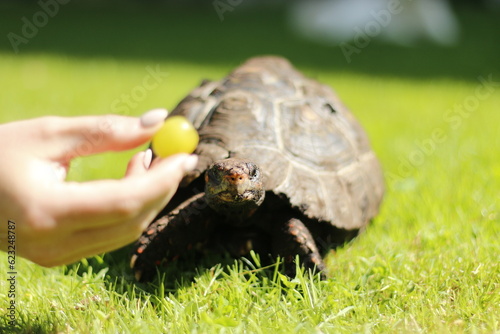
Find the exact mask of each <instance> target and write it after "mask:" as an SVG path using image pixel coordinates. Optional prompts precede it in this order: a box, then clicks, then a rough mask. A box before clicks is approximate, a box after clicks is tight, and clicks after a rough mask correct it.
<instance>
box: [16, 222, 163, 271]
mask: <svg viewBox="0 0 500 334" xmlns="http://www.w3.org/2000/svg"><path fill="white" fill-rule="evenodd" d="M153 218H154V215H150V214H144V215H142V216H140V217H138V218H137V219H134V220H131V221H128V222H120V224H114V225H111V226H106V227H102V228H94V229H88V230H84V231H78V232H76V233H74V234H72V235H68V236H66V237H65V238H59V239H58V240H57V242H52V243H50V244H45V245H32V246H34V247H36V248H37V249H36V250H34V251H33V250H32V251H31V254H21V256H23V257H27V258H28V259H30V260H31V261H33V262H35V263H38V264H40V265H43V266H46V267H53V266H58V265H63V264H69V263H72V262H75V261H79V260H81V259H82V258H86V257H90V256H93V255H96V254H100V253H105V252H110V251H113V250H116V249H118V248H120V247H123V246H126V245H128V244H130V243H131V242H133V241H135V240H137V239H138V238H139V236H140V234H141V233H142V231H143V230H144V229H145V228H146V227H147V225H148V224H149V222H151V220H152V219H153ZM20 251H23V249H20ZM23 253H24V252H23Z"/></svg>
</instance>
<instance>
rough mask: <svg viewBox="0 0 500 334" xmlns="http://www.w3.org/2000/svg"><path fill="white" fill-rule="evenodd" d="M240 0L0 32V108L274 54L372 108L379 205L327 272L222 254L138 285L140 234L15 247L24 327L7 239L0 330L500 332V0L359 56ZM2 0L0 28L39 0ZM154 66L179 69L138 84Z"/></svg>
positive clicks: (84, 102)
mask: <svg viewBox="0 0 500 334" xmlns="http://www.w3.org/2000/svg"><path fill="white" fill-rule="evenodd" d="M244 7H245V6H243V5H242V7H241V8H240V7H236V8H234V10H233V11H231V12H226V13H225V16H224V20H223V21H220V20H219V17H218V16H217V13H216V12H215V11H214V9H213V8H212V7H211V6H200V7H195V6H182V5H178V4H171V5H162V4H161V3H160V2H158V3H153V4H150V5H148V6H145V5H142V6H140V5H138V4H135V3H127V4H126V5H121V6H114V7H111V6H109V7H104V6H103V7H100V5H98V2H93V1H89V2H87V3H82V2H75V3H70V4H68V5H61V6H60V8H59V12H58V13H57V14H56V15H55V16H54V17H53V18H50V19H49V20H48V22H47V24H46V25H45V26H43V27H42V28H40V29H39V31H38V32H37V33H36V36H34V37H32V38H30V39H28V40H27V43H21V44H19V45H18V53H15V52H14V50H13V47H12V45H11V44H10V43H9V39H8V38H7V37H2V40H1V42H0V73H1V80H0V122H1V123H3V122H8V121H12V120H17V119H24V118H30V117H37V116H42V115H48V114H53V115H63V116H72V115H84V114H106V113H111V112H114V113H120V114H125V115H133V116H138V115H140V114H142V113H143V112H144V111H146V110H148V109H150V108H155V107H160V106H163V107H166V108H169V109H172V108H173V107H174V106H175V104H176V102H178V101H179V100H180V99H181V98H182V97H183V96H184V95H185V94H186V93H187V92H188V91H189V90H190V89H192V88H193V87H195V86H196V85H197V84H198V83H199V82H200V81H201V80H202V79H205V78H213V79H218V78H221V77H223V76H224V75H225V74H227V72H228V71H230V70H231V69H232V68H234V67H235V66H237V65H238V64H240V63H241V62H242V61H244V60H245V59H246V58H248V57H251V56H254V55H259V54H279V55H282V56H285V57H287V58H289V59H290V60H291V61H292V62H293V63H294V64H295V66H296V67H297V68H299V69H300V70H301V71H302V72H304V73H305V74H307V75H308V76H311V77H314V78H316V79H317V80H320V81H322V82H324V83H327V84H329V85H331V86H332V87H334V88H335V89H336V91H337V92H338V93H339V95H340V96H341V98H342V100H343V101H344V102H345V103H346V104H347V105H348V106H349V107H350V109H351V110H352V111H353V113H354V114H355V115H356V117H357V118H358V119H359V120H360V122H361V123H362V124H363V126H364V128H365V129H366V131H367V132H368V134H369V137H370V139H371V142H372V145H373V148H374V150H375V151H376V153H377V155H378V156H379V158H380V160H381V163H382V165H383V168H384V171H385V176H386V184H387V192H386V196H385V199H384V203H383V206H382V210H381V213H380V215H379V216H378V217H377V218H376V219H375V220H374V221H373V223H372V224H371V225H370V227H369V228H368V229H367V230H366V232H365V233H363V234H362V235H360V236H359V237H358V238H356V239H355V240H354V241H353V242H351V243H349V244H348V245H346V246H345V247H342V248H339V249H337V250H336V251H335V252H332V253H331V254H330V255H328V257H327V264H328V268H329V271H330V277H329V279H328V280H326V281H320V280H318V278H317V277H311V276H310V275H309V274H308V273H302V272H300V273H299V274H298V276H297V277H296V278H295V279H288V278H286V277H285V276H283V275H282V274H281V272H280V270H279V269H280V268H279V266H271V267H265V268H263V267H262V266H261V265H260V262H259V259H258V258H256V257H254V258H248V259H240V260H234V259H231V258H229V257H228V256H226V255H222V256H220V257H214V258H210V259H206V260H204V261H202V262H201V263H199V262H194V261H186V262H185V263H179V264H177V265H176V266H175V267H171V268H166V269H163V270H162V271H161V272H160V274H159V277H158V279H156V280H155V281H154V282H152V283H149V284H136V283H135V282H134V280H133V277H132V274H131V272H130V270H129V269H128V252H129V248H128V247H125V248H124V249H121V250H117V251H116V252H112V253H109V254H101V255H100V256H95V257H93V258H89V259H84V260H82V261H81V262H79V263H76V264H72V265H68V266H62V267H56V268H50V269H47V268H42V267H39V266H37V265H34V264H33V263H31V262H29V261H26V260H23V259H20V258H17V261H16V271H17V276H16V286H15V290H16V297H15V302H16V312H17V313H16V317H17V324H16V325H15V326H10V325H9V323H8V322H9V318H8V317H7V316H6V315H7V314H8V309H7V308H8V307H9V300H10V299H9V298H8V294H9V288H10V282H9V281H7V278H8V274H7V272H9V269H8V263H7V256H6V254H0V277H2V279H1V280H0V314H2V318H1V319H0V332H2V333H4V332H5V333H9V332H14V333H161V332H164V333H167V332H168V333H212V332H217V333H338V332H340V333H353V332H366V333H372V332H373V333H386V332H392V333H401V332H408V333H414V332H419V333H420V332H425V333H442V332H445V333H446V332H451V333H498V332H500V264H499V258H500V246H499V239H500V197H499V189H500V159H499V151H500V136H499V133H500V113H499V106H500V35H499V34H498V31H499V30H500V12H491V11H489V12H488V11H482V10H479V9H477V8H466V7H464V8H459V9H458V10H457V12H458V15H459V20H460V23H461V25H462V32H461V41H460V44H458V45H456V46H453V47H449V48H441V47H437V46H434V45H430V44H425V43H422V45H421V46H420V47H419V48H403V47H396V46H391V45H386V44H384V43H381V42H378V41H375V40H373V41H371V42H370V44H369V45H368V46H366V47H365V48H363V49H362V50H361V52H360V53H359V54H356V55H354V56H353V57H352V59H351V62H349V63H348V62H347V61H346V59H345V58H344V56H343V54H342V52H341V50H340V49H339V48H338V47H328V46H322V45H316V44H313V43H311V42H308V41H305V40H302V39H300V38H299V37H297V36H295V35H294V34H292V33H291V32H290V30H289V29H288V27H287V22H286V17H285V15H284V14H283V11H282V10H280V9H279V8H278V9H277V8H271V7H270V8H267V9H266V10H260V11H258V12H257V11H254V10H252V9H251V8H250V9H246V8H244ZM0 9H1V10H0V34H1V35H2V36H8V33H9V32H14V33H16V34H21V30H22V27H23V21H22V18H23V17H27V18H32V17H33V15H34V14H36V13H37V12H38V11H40V7H39V6H38V5H37V4H26V3H24V2H23V3H21V4H18V3H15V2H1V3H0ZM151 70H159V71H161V72H162V73H168V74H165V75H163V76H162V77H161V78H160V79H159V81H158V83H159V84H158V86H157V88H155V89H152V90H148V91H146V94H144V95H142V96H140V98H136V99H133V100H132V101H129V100H127V98H126V95H131V94H132V92H133V91H134V89H136V88H137V87H138V86H140V85H142V81H143V79H144V77H145V76H147V75H148V73H150V71H151ZM488 82H489V83H488ZM118 106H120V108H118ZM0 140H1V139H0ZM138 149H140V148H138ZM133 153H134V152H133V151H128V152H121V153H106V154H101V155H98V156H94V157H89V158H85V159H79V160H76V161H75V162H74V164H73V166H72V170H71V173H70V175H69V177H70V178H71V179H72V180H77V181H85V180H91V179H97V178H118V177H121V176H122V175H123V173H124V170H125V167H126V162H127V160H128V159H129V158H130V157H131V156H132V155H133ZM0 163H1V161H0ZM0 219H1V223H2V224H4V223H5V224H7V220H8V217H4V216H3V215H1V213H0ZM111 237H112V236H110V238H111ZM4 277H6V278H5V279H4Z"/></svg>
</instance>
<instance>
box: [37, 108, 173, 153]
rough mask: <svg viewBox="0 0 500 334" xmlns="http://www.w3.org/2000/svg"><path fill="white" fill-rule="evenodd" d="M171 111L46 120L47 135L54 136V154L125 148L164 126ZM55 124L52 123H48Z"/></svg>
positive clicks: (160, 110) (142, 140)
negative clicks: (129, 115) (164, 121)
mask: <svg viewBox="0 0 500 334" xmlns="http://www.w3.org/2000/svg"><path fill="white" fill-rule="evenodd" d="M166 116H167V111H166V110H163V109H156V110H152V111H150V112H148V113H146V114H144V115H143V117H141V118H137V117H128V116H119V115H106V116H84V117H72V118H69V117H68V118H60V117H51V118H49V120H45V121H44V123H45V132H44V135H45V136H49V135H50V137H51V138H52V140H51V141H52V142H53V144H55V145H51V147H52V150H51V153H52V157H53V158H56V159H58V160H63V161H69V160H71V159H72V158H74V157H78V156H86V155H91V154H96V153H101V152H105V151H121V150H127V149H131V148H134V147H137V146H139V145H141V144H144V143H145V142H147V141H148V140H150V139H151V137H152V136H153V135H154V133H155V132H156V131H157V130H158V129H159V128H160V127H161V125H162V123H163V120H164V119H165V117H166ZM49 122H50V123H51V124H48V123H49Z"/></svg>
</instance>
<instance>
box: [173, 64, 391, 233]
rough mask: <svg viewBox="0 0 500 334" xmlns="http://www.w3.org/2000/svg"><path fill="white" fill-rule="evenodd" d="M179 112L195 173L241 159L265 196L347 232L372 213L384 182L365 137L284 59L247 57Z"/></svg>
mask: <svg viewBox="0 0 500 334" xmlns="http://www.w3.org/2000/svg"><path fill="white" fill-rule="evenodd" d="M178 114H181V115H184V116H186V117H187V118H188V119H190V120H191V121H192V122H193V123H194V125H195V126H196V127H197V128H198V131H199V133H200V144H199V145H198V148H197V150H196V153H197V154H199V155H200V162H199V166H198V172H197V173H201V172H203V170H204V169H205V168H206V167H207V166H208V165H209V164H210V163H212V162H213V161H216V160H219V159H224V158H228V157H241V158H246V159H250V160H253V161H254V162H256V163H257V164H258V165H259V166H260V167H261V170H262V172H263V173H264V176H265V178H264V182H265V186H266V189H267V190H270V191H273V192H275V193H276V194H284V195H286V196H287V197H288V199H289V201H290V203H291V205H292V206H294V207H297V208H299V209H301V210H302V211H303V212H304V213H305V214H306V215H307V216H308V217H310V218H315V219H319V220H324V221H329V222H331V223H332V225H334V226H336V227H339V228H345V229H349V230H350V229H358V228H362V227H363V226H364V225H366V224H367V223H368V221H369V220H370V219H371V218H373V217H374V216H375V215H376V214H377V213H378V209H379V205H380V202H381V199H382V196H383V192H384V182H383V176H382V170H381V167H380V165H379V162H378V160H377V158H376V157H375V155H374V153H373V151H372V150H371V148H370V145H369V142H368V138H367V136H366V133H365V132H364V130H363V129H362V128H361V126H360V125H359V123H358V122H357V121H356V120H355V119H354V116H353V115H352V114H351V113H350V112H349V110H348V109H347V108H346V107H345V106H344V105H343V104H342V103H341V102H340V100H339V98H338V97H337V96H336V94H335V93H334V92H333V91H332V89H331V88H329V87H328V86H325V85H322V84H320V83H318V82H317V81H314V80H312V79H308V78H306V77H304V76H303V75H302V74H300V73H299V72H298V71H296V70H295V69H294V68H293V67H292V66H291V64H290V63H289V62H288V61H287V60H285V59H283V58H279V57H257V58H252V59H250V60H248V61H247V62H246V63H244V64H243V65H242V66H240V67H238V68H237V69H236V70H234V71H233V72H232V73H230V74H229V75H228V76H227V77H226V78H224V79H222V80H220V81H215V82H205V83H203V84H202V85H201V86H200V87H198V88H196V89H195V90H193V91H192V92H191V93H190V95H189V96H188V97H186V98H185V99H184V100H183V101H181V103H180V104H179V105H178V106H177V107H176V108H175V110H174V111H173V112H172V115H178ZM192 177H193V176H192ZM192 177H191V178H190V177H189V176H188V179H192Z"/></svg>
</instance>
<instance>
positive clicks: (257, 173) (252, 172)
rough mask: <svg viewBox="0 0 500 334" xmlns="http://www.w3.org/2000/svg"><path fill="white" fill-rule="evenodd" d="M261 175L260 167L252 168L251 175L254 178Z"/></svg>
mask: <svg viewBox="0 0 500 334" xmlns="http://www.w3.org/2000/svg"><path fill="white" fill-rule="evenodd" d="M259 176H260V171H259V169H258V168H252V169H251V170H250V177H251V178H252V179H256V178H258V177H259Z"/></svg>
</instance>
